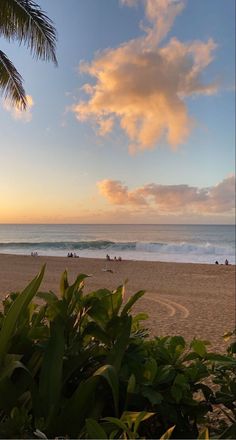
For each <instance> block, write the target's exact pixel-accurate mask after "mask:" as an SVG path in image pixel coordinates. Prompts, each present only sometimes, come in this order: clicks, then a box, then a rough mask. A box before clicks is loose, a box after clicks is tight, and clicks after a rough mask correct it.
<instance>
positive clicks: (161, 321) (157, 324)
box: [0, 254, 235, 351]
mask: <svg viewBox="0 0 236 440" xmlns="http://www.w3.org/2000/svg"><path fill="white" fill-rule="evenodd" d="M44 263H46V273H45V276H44V280H43V283H42V289H43V290H45V289H48V290H53V291H54V292H55V293H57V294H58V292H59V282H60V276H61V274H62V272H63V271H64V270H65V269H67V270H68V277H69V282H70V283H71V282H73V280H74V279H75V277H76V276H77V275H78V274H79V273H86V274H88V275H91V277H89V278H88V279H87V280H85V289H84V291H85V292H89V291H91V290H96V289H99V288H103V287H106V288H109V289H111V290H113V289H115V288H116V287H118V286H119V285H121V284H123V283H124V282H125V280H127V279H128V280H129V281H128V282H127V284H126V294H125V298H126V299H127V298H128V297H129V296H130V295H131V294H133V293H135V292H136V291H138V290H145V291H146V293H145V295H144V297H143V298H142V299H141V300H140V301H139V302H138V303H137V305H136V306H135V307H134V312H145V313H147V314H148V315H149V319H148V320H147V321H145V322H144V326H145V327H147V328H149V329H150V334H151V336H155V335H157V336H163V335H167V334H170V335H177V334H181V335H182V336H184V337H185V338H186V339H187V340H190V339H192V338H193V337H197V338H200V339H204V340H209V341H211V343H212V346H211V349H214V350H221V351H222V350H224V348H225V347H227V343H224V341H223V338H222V336H223V334H224V333H225V332H227V331H230V330H232V329H233V327H234V326H235V265H229V266H225V265H224V264H223V265H221V264H219V265H215V264H206V263H180V262H178V263H172V262H157V261H154V262H151V261H141V260H122V261H114V260H111V261H106V260H105V259H102V258H84V257H79V258H68V257H53V256H38V257H31V256H29V255H13V254H0V296H1V299H3V298H4V297H5V295H6V294H7V293H9V292H11V291H19V290H21V289H23V288H24V287H25V286H26V285H27V283H29V282H30V281H31V280H32V278H33V277H34V276H35V275H36V274H37V273H38V271H39V270H40V268H41V267H42V265H43V264H44ZM107 269H108V271H107Z"/></svg>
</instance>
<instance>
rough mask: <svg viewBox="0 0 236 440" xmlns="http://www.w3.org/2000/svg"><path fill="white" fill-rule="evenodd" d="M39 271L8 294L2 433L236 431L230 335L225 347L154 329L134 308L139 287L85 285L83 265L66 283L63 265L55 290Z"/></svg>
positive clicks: (2, 322) (0, 377)
mask: <svg viewBox="0 0 236 440" xmlns="http://www.w3.org/2000/svg"><path fill="white" fill-rule="evenodd" d="M43 275H44V268H43V269H42V270H41V272H40V273H39V275H38V276H36V277H35V278H34V280H33V281H31V283H30V284H29V285H28V286H27V287H26V288H25V289H24V290H23V291H22V292H20V293H12V294H10V295H9V296H8V297H7V298H6V299H5V300H4V301H3V307H2V313H1V316H0V437H1V438H32V437H33V436H34V437H38V438H54V437H56V436H64V437H67V438H107V439H109V438H126V439H133V438H162V439H165V438H170V437H172V438H208V432H210V434H211V432H214V436H215V438H217V436H218V438H234V437H235V428H236V425H235V405H236V402H235V367H236V360H235V344H234V343H233V344H231V345H230V348H229V351H228V353H227V355H224V356H223V355H219V354H215V353H209V352H208V351H207V348H206V344H205V343H204V342H203V341H199V340H196V339H195V340H193V341H192V343H191V344H190V345H189V344H187V343H186V342H185V340H184V339H183V338H182V337H180V336H174V337H170V336H168V337H162V338H155V339H149V338H148V337H147V336H148V332H147V330H146V329H144V328H143V327H142V325H141V323H142V321H143V320H144V319H145V318H146V315H145V314H143V313H141V314H138V315H135V316H133V315H131V310H132V306H133V305H134V304H135V302H136V301H138V300H139V298H140V297H141V296H142V295H143V294H144V292H143V291H139V292H137V293H135V294H134V295H133V296H132V297H130V299H129V300H128V302H127V303H126V304H124V299H123V298H124V287H123V286H119V287H118V288H117V289H116V290H115V291H110V290H108V289H100V290H96V291H93V292H91V293H89V294H86V295H85V294H84V292H83V287H84V281H85V279H86V275H83V274H81V275H79V276H78V277H77V278H76V280H75V282H74V283H73V284H71V285H70V284H69V282H68V277H67V273H66V272H64V273H63V275H62V278H61V282H60V295H56V294H55V293H54V292H51V291H49V292H44V291H41V290H40V285H41V281H42V279H43ZM230 336H233V335H229V334H228V335H227V337H230ZM210 379H211V380H210ZM214 408H220V411H221V413H222V414H223V416H224V423H222V424H221V425H220V426H218V427H217V429H216V428H215V427H214V426H212V424H211V421H210V419H209V414H210V413H211V411H212V410H213V409H214ZM220 436H221V437H220Z"/></svg>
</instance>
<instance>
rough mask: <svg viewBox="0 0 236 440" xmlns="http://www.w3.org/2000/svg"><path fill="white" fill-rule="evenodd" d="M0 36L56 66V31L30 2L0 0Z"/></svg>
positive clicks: (39, 9)
mask: <svg viewBox="0 0 236 440" xmlns="http://www.w3.org/2000/svg"><path fill="white" fill-rule="evenodd" d="M0 3H1V7H0V36H1V35H2V36H4V37H5V38H7V39H8V40H9V41H11V40H16V39H17V40H18V41H19V43H20V44H22V43H23V44H25V45H26V46H27V47H28V48H29V49H30V51H31V53H32V55H33V56H35V57H36V58H40V59H42V60H45V61H53V62H54V63H55V64H57V59H56V55H55V48H56V40H57V37H56V30H55V27H54V26H53V23H52V21H51V20H50V19H49V18H48V17H47V15H46V14H45V12H44V11H43V10H42V9H41V8H40V7H39V6H38V5H37V4H36V3H35V2H34V1H32V0H1V1H0Z"/></svg>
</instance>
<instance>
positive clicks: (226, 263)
mask: <svg viewBox="0 0 236 440" xmlns="http://www.w3.org/2000/svg"><path fill="white" fill-rule="evenodd" d="M228 264H229V262H228V260H227V258H226V260H225V265H226V266H228Z"/></svg>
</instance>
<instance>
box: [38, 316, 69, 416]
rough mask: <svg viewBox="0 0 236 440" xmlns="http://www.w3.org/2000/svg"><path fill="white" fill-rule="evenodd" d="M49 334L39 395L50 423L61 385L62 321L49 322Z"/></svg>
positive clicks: (63, 342)
mask: <svg viewBox="0 0 236 440" xmlns="http://www.w3.org/2000/svg"><path fill="white" fill-rule="evenodd" d="M50 331H51V335H50V339H49V342H48V345H47V347H46V350H45V354H44V357H43V362H42V368H41V374H40V378H39V395H40V398H41V402H42V411H43V414H44V415H45V416H47V418H48V422H49V423H50V420H51V417H52V414H53V412H54V411H55V408H56V407H57V404H58V401H59V398H60V393H61V387H62V368H63V355H64V347H65V336H64V323H63V321H62V320H60V319H57V320H56V321H55V322H52V323H51V327H50Z"/></svg>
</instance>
